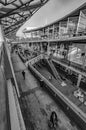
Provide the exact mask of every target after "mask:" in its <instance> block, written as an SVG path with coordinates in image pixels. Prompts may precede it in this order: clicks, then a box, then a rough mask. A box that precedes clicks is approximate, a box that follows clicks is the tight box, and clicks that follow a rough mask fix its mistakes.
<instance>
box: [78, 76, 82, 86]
mask: <svg viewBox="0 0 86 130" xmlns="http://www.w3.org/2000/svg"><path fill="white" fill-rule="evenodd" d="M81 78H82V75H81V74H79V76H78V81H77V87H79V85H80V82H81Z"/></svg>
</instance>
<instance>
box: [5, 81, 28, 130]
mask: <svg viewBox="0 0 86 130" xmlns="http://www.w3.org/2000/svg"><path fill="white" fill-rule="evenodd" d="M7 92H8V103H9V113H10V124H11V130H26V128H25V125H24V121H23V118H22V114H21V110H20V106H19V103H18V99H17V96H16V91H15V87H14V86H13V85H12V83H11V80H10V79H9V80H7Z"/></svg>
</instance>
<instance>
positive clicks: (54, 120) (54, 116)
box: [50, 111, 58, 129]
mask: <svg viewBox="0 0 86 130" xmlns="http://www.w3.org/2000/svg"><path fill="white" fill-rule="evenodd" d="M50 124H51V127H52V128H54V129H56V127H57V126H58V117H57V114H56V112H55V111H52V113H51V116H50Z"/></svg>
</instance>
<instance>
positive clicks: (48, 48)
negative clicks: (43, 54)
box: [47, 42, 50, 55]
mask: <svg viewBox="0 0 86 130" xmlns="http://www.w3.org/2000/svg"><path fill="white" fill-rule="evenodd" d="M49 44H50V43H49V42H48V45H47V54H48V55H49V54H50V53H49V52H50V45H49Z"/></svg>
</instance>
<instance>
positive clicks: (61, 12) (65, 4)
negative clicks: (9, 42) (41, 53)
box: [17, 0, 86, 36]
mask: <svg viewBox="0 0 86 130" xmlns="http://www.w3.org/2000/svg"><path fill="white" fill-rule="evenodd" d="M85 2H86V0H50V1H49V2H48V3H47V4H46V5H44V6H43V7H42V8H41V9H40V10H39V11H38V12H36V13H35V14H34V15H33V16H32V17H31V19H29V20H28V21H27V22H26V23H25V24H24V25H23V26H22V27H21V28H20V29H19V31H18V32H17V35H19V36H21V35H22V30H23V29H24V28H27V27H28V28H29V27H40V26H44V25H46V24H49V23H52V22H54V21H56V20H58V19H60V18H61V17H63V16H65V15H66V14H68V13H70V12H71V11H73V10H74V9H76V8H77V7H79V6H80V5H82V4H83V3H85Z"/></svg>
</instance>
